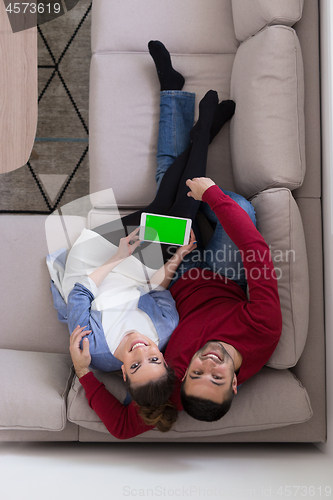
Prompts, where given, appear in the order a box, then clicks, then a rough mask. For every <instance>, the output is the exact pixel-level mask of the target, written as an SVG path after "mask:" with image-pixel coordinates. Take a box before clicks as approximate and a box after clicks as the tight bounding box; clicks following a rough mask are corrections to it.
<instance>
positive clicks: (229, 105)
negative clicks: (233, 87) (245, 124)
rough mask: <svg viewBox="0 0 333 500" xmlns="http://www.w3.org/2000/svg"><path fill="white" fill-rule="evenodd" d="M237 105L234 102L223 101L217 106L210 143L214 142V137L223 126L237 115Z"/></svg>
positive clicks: (211, 128)
mask: <svg viewBox="0 0 333 500" xmlns="http://www.w3.org/2000/svg"><path fill="white" fill-rule="evenodd" d="M235 108H236V104H235V102H234V101H230V100H228V101H222V102H220V104H219V105H218V106H217V108H216V111H215V115H214V118H213V123H212V126H211V127H210V138H209V143H211V142H212V140H213V139H214V137H215V136H216V135H217V134H218V132H219V131H220V130H221V128H222V127H223V125H224V124H225V123H226V122H227V121H229V120H230V118H232V116H233V115H234V113H235Z"/></svg>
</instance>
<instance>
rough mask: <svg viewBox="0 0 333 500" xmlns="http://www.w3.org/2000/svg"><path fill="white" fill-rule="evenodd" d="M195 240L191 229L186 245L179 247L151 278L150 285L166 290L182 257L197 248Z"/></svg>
mask: <svg viewBox="0 0 333 500" xmlns="http://www.w3.org/2000/svg"><path fill="white" fill-rule="evenodd" d="M196 243H197V242H196V239H195V234H194V231H193V229H191V238H190V241H189V244H188V245H183V246H182V247H179V248H178V249H177V251H176V252H175V253H174V255H173V256H172V257H171V259H169V260H168V262H166V263H165V264H164V266H162V267H161V268H160V269H158V271H156V273H155V274H154V275H153V276H152V277H151V279H150V283H154V284H157V285H160V286H163V287H164V288H168V286H169V285H170V283H171V280H172V278H173V277H174V274H175V272H176V270H177V268H178V266H179V264H180V263H181V262H182V260H183V259H184V257H185V256H186V255H187V254H189V253H190V252H192V250H194V249H195V248H197V244H196Z"/></svg>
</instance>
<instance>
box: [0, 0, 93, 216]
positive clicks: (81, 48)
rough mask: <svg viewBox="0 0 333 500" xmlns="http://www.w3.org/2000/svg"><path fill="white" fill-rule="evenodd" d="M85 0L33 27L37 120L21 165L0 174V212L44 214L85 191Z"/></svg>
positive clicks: (87, 54)
mask: <svg viewBox="0 0 333 500" xmlns="http://www.w3.org/2000/svg"><path fill="white" fill-rule="evenodd" d="M90 17H91V0H80V2H79V3H78V4H77V5H76V7H75V8H73V9H72V10H71V11H69V12H67V14H65V15H63V16H61V17H59V18H58V19H55V20H53V21H51V22H48V23H46V24H43V25H41V26H37V30H38V92H39V98H38V124H37V133H36V139H35V143H34V148H33V152H32V154H31V157H30V159H29V161H28V162H27V164H26V165H24V166H22V167H21V168H19V169H17V170H15V171H13V172H9V173H6V174H2V175H1V176H0V213H29V214H49V213H51V212H53V211H54V210H55V209H56V208H58V207H59V206H62V205H65V204H66V203H69V202H70V201H73V200H74V199H78V198H80V197H82V196H85V195H87V194H88V192H89V165H88V142H89V140H88V100H89V66H90V57H91V50H90Z"/></svg>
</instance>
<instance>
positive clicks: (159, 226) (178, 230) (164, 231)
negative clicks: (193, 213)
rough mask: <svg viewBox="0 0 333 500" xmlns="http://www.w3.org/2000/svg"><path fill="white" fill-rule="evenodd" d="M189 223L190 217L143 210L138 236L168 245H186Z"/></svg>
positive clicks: (188, 237)
mask: <svg viewBox="0 0 333 500" xmlns="http://www.w3.org/2000/svg"><path fill="white" fill-rule="evenodd" d="M191 225H192V220H191V219H183V218H181V217H171V216H169V215H157V214H149V213H146V212H143V213H142V214H141V222H140V233H139V238H140V240H144V241H153V242H157V243H169V244H170V245H180V246H181V245H187V244H188V242H189V240H190V234H191Z"/></svg>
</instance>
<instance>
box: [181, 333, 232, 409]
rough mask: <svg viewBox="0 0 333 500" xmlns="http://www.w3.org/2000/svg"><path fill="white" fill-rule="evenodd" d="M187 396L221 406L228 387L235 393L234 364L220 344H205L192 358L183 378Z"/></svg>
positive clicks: (212, 342)
mask: <svg viewBox="0 0 333 500" xmlns="http://www.w3.org/2000/svg"><path fill="white" fill-rule="evenodd" d="M183 380H184V381H185V382H184V390H185V393H186V395H187V396H195V397H197V398H202V399H209V400H211V401H214V402H215V403H220V404H222V403H223V401H224V399H225V396H227V395H228V394H229V391H230V387H232V390H233V392H234V393H235V394H236V393H237V378H236V375H235V367H234V362H233V360H232V358H231V356H230V355H229V354H228V352H227V351H226V349H225V348H224V347H223V345H222V344H221V343H220V342H217V341H211V342H207V344H205V345H204V347H203V348H202V349H200V350H199V351H197V352H196V353H195V355H194V356H193V358H192V360H191V362H190V364H189V366H188V369H187V371H186V374H185V377H184V379H183Z"/></svg>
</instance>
